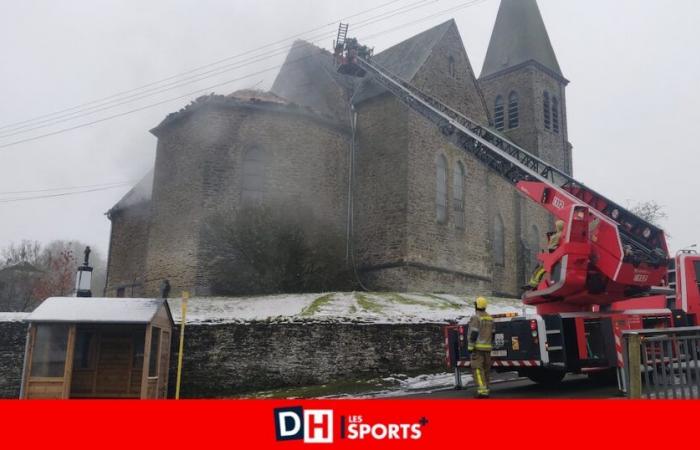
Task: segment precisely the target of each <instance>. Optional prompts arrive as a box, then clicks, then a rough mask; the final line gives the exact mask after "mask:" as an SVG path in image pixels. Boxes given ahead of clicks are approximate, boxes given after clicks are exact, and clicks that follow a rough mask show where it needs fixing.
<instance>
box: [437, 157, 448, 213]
mask: <svg viewBox="0 0 700 450" xmlns="http://www.w3.org/2000/svg"><path fill="white" fill-rule="evenodd" d="M435 180H436V190H435V192H436V193H435V215H436V217H437V221H438V222H439V223H445V222H446V221H447V159H445V157H444V156H443V155H439V156H438V157H437V173H436V176H435Z"/></svg>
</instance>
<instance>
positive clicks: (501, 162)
mask: <svg viewBox="0 0 700 450" xmlns="http://www.w3.org/2000/svg"><path fill="white" fill-rule="evenodd" d="M346 34H347V25H342V24H341V27H340V30H339V33H338V38H337V40H336V42H335V43H334V48H335V59H336V62H337V63H338V72H339V73H342V74H345V75H347V76H358V77H371V80H372V82H374V83H377V84H378V85H379V86H381V87H383V88H384V89H386V90H387V91H389V92H391V93H392V94H394V95H395V96H396V98H397V99H398V100H400V101H401V102H402V103H404V104H405V105H407V106H408V107H409V108H411V109H412V110H413V111H415V112H417V113H418V114H420V115H421V116H423V117H424V118H426V119H427V120H429V121H431V122H432V123H434V124H435V126H436V127H438V128H439V129H440V130H441V132H442V133H443V135H444V137H445V139H446V140H447V141H449V142H451V143H452V144H453V145H455V146H456V147H457V148H459V149H461V150H463V151H465V152H467V153H469V154H471V155H472V156H474V157H476V158H477V159H478V160H480V161H481V162H483V163H484V164H485V165H486V166H487V167H488V168H489V169H490V170H492V171H494V172H495V173H497V174H499V175H501V176H502V177H503V178H504V179H505V180H507V181H508V182H510V183H512V184H513V185H514V186H515V188H516V189H517V190H518V191H519V192H520V193H522V194H523V195H524V196H525V197H527V198H529V199H530V200H532V201H534V202H536V203H537V204H539V205H540V206H542V207H543V208H545V209H546V210H547V211H549V212H550V213H551V214H552V216H553V218H555V219H556V220H561V221H563V222H564V230H563V233H562V236H561V240H560V244H559V246H558V247H557V248H556V250H555V251H553V252H551V253H549V252H547V253H545V252H543V253H541V254H540V255H539V260H540V262H541V264H542V266H543V268H544V269H545V271H546V274H545V276H544V277H543V278H542V279H541V280H540V282H539V285H538V286H537V287H536V288H535V289H533V290H530V291H527V292H525V294H524V295H523V297H522V299H523V303H524V304H525V305H528V306H531V307H533V308H534V309H535V314H531V315H523V316H512V315H507V316H502V317H496V323H495V335H494V349H493V352H492V364H493V367H494V368H495V369H496V370H502V371H513V370H517V371H518V372H519V373H520V374H521V375H523V376H527V377H529V378H531V379H532V380H534V381H537V382H540V383H554V382H559V381H561V379H562V378H563V377H564V375H565V374H566V373H591V374H602V373H614V371H615V369H618V373H619V369H621V368H622V366H623V357H622V356H623V355H622V341H621V337H622V336H621V335H622V332H623V331H624V330H631V329H642V328H655V327H680V326H689V325H697V324H698V323H699V322H700V294H699V293H698V286H699V280H700V256H698V255H697V254H695V253H691V252H682V253H680V254H678V255H677V256H676V257H675V258H669V254H668V248H667V245H666V238H665V234H664V232H663V230H661V229H659V228H658V227H657V226H655V225H654V224H652V223H649V222H648V221H646V220H644V219H643V218H641V217H638V216H637V215H635V214H633V213H632V212H630V211H628V210H626V209H625V208H623V207H622V206H620V205H619V204H617V203H615V202H613V201H612V200H610V199H608V198H606V197H605V196H603V195H601V194H599V193H597V192H595V191H594V190H592V189H590V188H588V187H587V186H585V185H584V184H582V183H580V182H578V181H576V180H574V179H573V178H572V177H570V176H569V175H568V174H566V173H564V172H562V171H561V170H559V169H557V168H556V167H554V166H552V165H551V164H549V163H547V162H545V161H543V160H541V159H539V158H537V157H536V156H534V155H532V154H531V153H529V152H527V151H526V150H525V149H523V148H521V147H519V146H517V145H516V144H515V143H513V142H511V141H509V140H508V139H507V138H506V137H505V136H504V135H502V134H500V133H499V132H498V131H496V130H494V129H492V128H490V127H489V126H485V125H483V124H480V123H477V122H475V121H473V120H471V119H469V118H467V117H465V116H464V115H463V114H461V113H460V112H458V111H456V110H454V109H452V108H450V107H449V106H447V105H445V104H443V103H442V102H440V101H438V100H436V99H434V98H432V97H430V96H429V95H427V94H425V93H423V92H421V91H420V90H418V89H416V88H415V87H414V86H412V85H410V84H409V83H407V82H406V81H404V80H402V79H400V78H398V77H397V76H395V75H393V74H391V73H390V72H389V71H388V70H386V69H385V68H383V67H381V66H380V65H379V64H377V63H376V62H374V61H373V60H372V57H371V52H368V51H367V50H366V47H361V48H360V47H359V44H358V43H357V40H355V39H346ZM444 333H445V350H446V355H445V356H446V360H447V364H448V366H449V367H451V368H454V369H455V370H457V371H459V368H461V367H468V366H469V352H468V351H467V345H466V329H465V326H462V325H454V326H448V327H446V328H445V330H444Z"/></svg>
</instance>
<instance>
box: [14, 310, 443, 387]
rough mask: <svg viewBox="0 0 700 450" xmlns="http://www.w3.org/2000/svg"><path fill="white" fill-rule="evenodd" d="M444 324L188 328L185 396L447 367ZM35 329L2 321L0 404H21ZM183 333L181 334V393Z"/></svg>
mask: <svg viewBox="0 0 700 450" xmlns="http://www.w3.org/2000/svg"><path fill="white" fill-rule="evenodd" d="M442 326H443V325H442V324H437V323H420V324H361V323H331V322H282V323H272V322H265V321H260V322H245V323H225V324H211V325H209V324H206V325H205V324H190V325H188V326H187V327H186V329H185V352H184V363H183V374H182V386H181V396H182V397H184V398H194V397H197V398H212V397H228V396H233V395H238V394H242V393H245V392H251V391H256V390H263V389H274V388H280V387H292V386H307V385H316V384H324V383H329V382H334V381H344V380H355V379H362V378H371V377H378V376H388V375H390V374H395V373H406V372H415V371H426V372H427V371H435V370H440V369H441V368H443V367H444V355H445V353H444V350H443V338H442ZM26 327H27V325H26V324H25V323H22V322H0V398H18V397H19V385H20V379H21V376H22V361H23V357H24V345H25V338H26ZM178 336H179V326H178V327H177V329H176V330H174V331H173V337H174V339H173V343H172V344H173V351H172V352H171V354H172V358H171V361H170V363H171V371H170V387H171V389H170V390H171V396H172V392H174V383H175V374H176V367H177V346H178V342H177V338H178Z"/></svg>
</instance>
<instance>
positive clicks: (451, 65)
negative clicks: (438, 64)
mask: <svg viewBox="0 0 700 450" xmlns="http://www.w3.org/2000/svg"><path fill="white" fill-rule="evenodd" d="M447 73H449V74H450V77H451V78H457V69H455V59H454V58H453V57H452V56H450V57H449V58H447Z"/></svg>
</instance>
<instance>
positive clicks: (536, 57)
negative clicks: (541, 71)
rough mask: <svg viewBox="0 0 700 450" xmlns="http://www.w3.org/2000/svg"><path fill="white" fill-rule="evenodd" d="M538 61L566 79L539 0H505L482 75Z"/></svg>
mask: <svg viewBox="0 0 700 450" xmlns="http://www.w3.org/2000/svg"><path fill="white" fill-rule="evenodd" d="M528 61H536V62H538V63H540V64H542V65H543V66H544V67H545V68H547V69H549V70H551V71H552V72H553V73H554V74H556V75H558V76H560V77H562V78H564V75H563V74H562V72H561V68H560V67H559V62H558V61H557V56H556V54H555V53H554V49H553V48H552V43H551V42H550V40H549V35H548V34H547V28H546V27H545V25H544V21H543V20H542V15H541V14H540V10H539V8H538V7H537V1H536V0H501V6H500V8H499V9H498V16H497V17H496V25H495V26H494V28H493V33H492V34H491V41H490V42H489V48H488V51H487V52H486V59H485V60H484V67H483V68H482V70H481V77H482V78H483V77H487V76H489V75H493V74H494V73H497V72H500V71H502V70H505V69H508V68H510V67H515V66H517V65H520V64H523V63H525V62H528Z"/></svg>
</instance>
